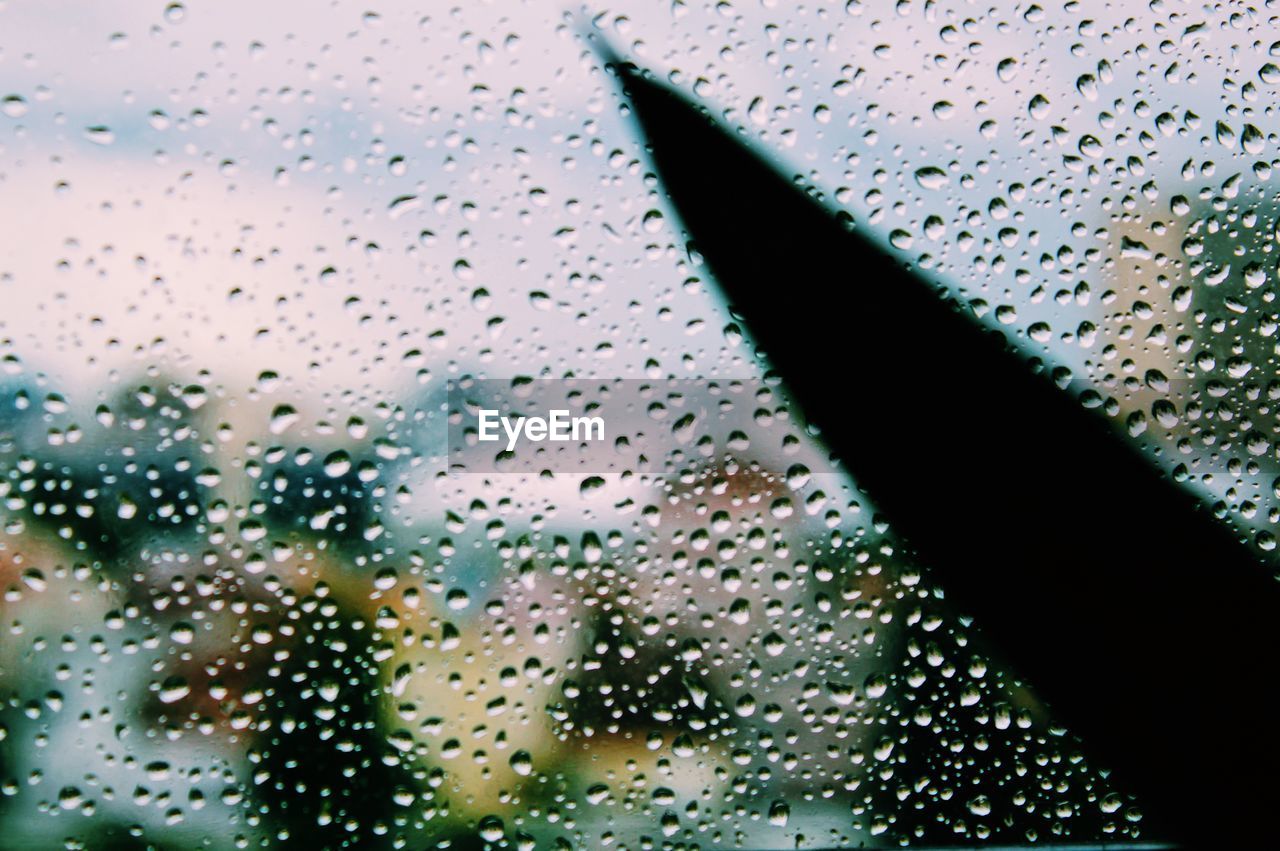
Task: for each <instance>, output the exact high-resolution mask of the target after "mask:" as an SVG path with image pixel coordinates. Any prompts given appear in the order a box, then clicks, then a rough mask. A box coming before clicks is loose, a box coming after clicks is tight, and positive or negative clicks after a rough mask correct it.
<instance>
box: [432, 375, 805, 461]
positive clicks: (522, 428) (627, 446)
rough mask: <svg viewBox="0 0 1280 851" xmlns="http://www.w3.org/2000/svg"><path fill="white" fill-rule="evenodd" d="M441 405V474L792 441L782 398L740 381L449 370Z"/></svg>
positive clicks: (763, 448) (721, 453)
mask: <svg viewBox="0 0 1280 851" xmlns="http://www.w3.org/2000/svg"><path fill="white" fill-rule="evenodd" d="M445 410H446V411H447V414H446V417H447V423H448V429H447V441H448V445H447V449H446V456H447V464H448V473H449V474H450V475H486V476H487V475H493V474H501V473H515V474H520V475H529V476H535V477H542V476H546V475H556V474H560V473H565V474H577V475H585V476H602V475H606V474H610V473H616V474H627V473H631V474H637V475H649V474H652V475H657V476H661V475H666V474H668V473H671V472H673V471H679V470H680V469H682V468H684V467H685V466H687V465H690V464H693V465H698V464H704V463H709V462H712V461H718V460H723V459H724V458H726V457H729V456H733V457H735V458H739V459H740V458H741V457H744V456H745V455H748V454H749V455H751V456H752V458H753V459H755V456H757V455H761V456H762V457H763V456H765V455H768V453H769V452H771V451H775V452H776V453H778V454H780V455H781V454H785V452H786V447H787V446H789V445H791V443H792V442H793V441H789V440H788V439H786V438H785V437H784V435H783V433H782V431H788V430H790V429H791V428H792V426H793V425H794V423H793V421H792V420H791V418H790V415H789V413H788V411H787V408H786V405H785V403H784V401H783V399H782V398H781V397H780V396H779V394H778V393H777V392H776V391H775V389H774V388H772V387H770V386H768V385H767V384H765V383H763V382H760V381H755V380H749V379H721V380H710V379H708V380H696V379H671V378H658V379H637V378H603V379H591V378H564V379H545V378H538V379H534V378H502V379H479V378H459V379H453V380H450V382H449V386H448V403H447V405H446V408H445ZM774 432H776V433H774ZM748 434H752V435H754V436H755V441H754V442H753V441H752V440H751V439H749V438H748V436H747V435H748ZM764 460H769V459H768V458H765V459H764ZM784 460H785V459H784V458H781V457H780V458H779V459H778V461H777V463H779V464H781V463H783V461H784ZM770 463H772V461H770Z"/></svg>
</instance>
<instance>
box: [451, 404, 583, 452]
mask: <svg viewBox="0 0 1280 851" xmlns="http://www.w3.org/2000/svg"><path fill="white" fill-rule="evenodd" d="M499 426H501V431H502V433H501V434H499ZM504 436H505V438H506V441H507V451H508V452H514V451H515V449H516V446H517V445H518V444H519V443H520V440H521V439H524V440H527V441H530V442H531V443H541V442H542V441H544V440H549V441H551V442H552V443H569V442H573V443H577V442H581V441H588V440H604V418H603V417H581V416H579V417H575V416H572V414H571V412H570V411H569V410H568V409H560V410H553V411H550V412H549V413H548V415H547V416H546V417H537V416H533V417H520V416H517V417H506V416H503V415H502V412H501V411H499V410H497V409H496V408H481V409H480V415H479V428H478V430H477V432H476V440H478V441H479V442H481V443H490V442H495V441H501V440H502V439H503V437H504Z"/></svg>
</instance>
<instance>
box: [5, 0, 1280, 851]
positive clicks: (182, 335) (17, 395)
mask: <svg viewBox="0 0 1280 851" xmlns="http://www.w3.org/2000/svg"><path fill="white" fill-rule="evenodd" d="M1274 23H1275V22H1274V20H1273V19H1272V18H1271V17H1270V16H1269V15H1268V13H1267V12H1266V11H1265V10H1260V9H1258V8H1255V7H1247V6H1243V5H1240V6H1236V5H1230V4H1228V5H1222V6H1215V7H1204V6H1199V5H1193V4H1182V3H1160V2H1155V3H1145V2H1144V3H1123V2H1122V3H1112V4H1110V5H1109V6H1107V7H1106V8H1105V10H1098V9H1092V8H1085V4H1081V3H1078V2H1074V1H1073V2H1066V3H1051V4H1046V5H1044V6H1041V5H1037V4H1026V3H998V4H994V5H988V6H983V7H977V6H974V5H972V4H968V3H963V2H958V0H957V2H945V0H943V1H940V2H933V0H929V2H918V0H901V2H897V3H892V4H891V3H885V4H876V3H859V2H856V0H853V1H852V2H848V3H841V2H837V3H831V4H822V3H818V4H808V3H805V4H801V5H797V4H792V3H787V2H773V0H752V2H728V0H720V2H706V3H702V2H693V0H689V2H685V0H674V1H673V2H658V3H638V2H623V3H611V4H607V5H601V6H590V7H582V6H576V5H565V4H561V3H554V2H528V3H521V2H487V3H486V2H472V3H468V4H465V5H452V4H449V3H438V4H437V3H408V2H404V3H373V2H369V3H364V4H355V5H352V4H347V3H342V2H330V3H325V4H320V5H315V4H302V3H294V2H278V3H269V4H262V3H258V4H247V3H239V2H224V3H218V4H211V3H200V2H189V3H163V2H156V3H152V2H131V3H95V4H90V5H85V4H77V3H70V2H61V0H54V2H46V3H41V4H26V3H15V2H12V0H8V2H4V0H0V199H3V202H2V204H0V217H2V222H3V226H2V227H0V358H2V361H3V363H2V366H3V374H2V375H0V500H2V501H3V502H2V508H0V516H2V519H3V534H2V535H0V581H2V585H3V593H4V597H3V601H2V602H0V628H2V629H3V638H0V836H3V837H4V839H3V840H0V846H3V847H6V848H8V847H12V848H64V847H69V848H135V847H136V848H164V849H180V848H250V847H295V846H296V847H304V846H305V847H310V848H343V847H351V848H357V847H358V848H381V847H386V848H400V847H412V848H432V847H441V848H444V847H451V848H464V849H465V848H484V847H494V848H520V849H522V851H527V849H531V848H598V847H605V846H616V847H619V848H628V849H638V848H658V847H662V848H693V847H699V848H708V847H726V848H756V849H764V848H830V847H845V846H855V847H856V846H860V845H869V846H898V845H930V844H932V845H949V844H968V843H983V842H1001V843H1005V844H1015V845H1017V844H1030V843H1037V844H1044V843H1046V842H1066V841H1072V842H1084V843H1098V842H1102V841H1115V842H1120V841H1126V842H1132V841H1139V840H1144V839H1146V838H1147V837H1146V836H1145V834H1144V833H1143V825H1142V806H1141V804H1142V802H1141V801H1140V800H1137V799H1135V798H1134V797H1133V795H1132V794H1131V792H1130V791H1129V790H1127V789H1126V788H1124V786H1123V784H1122V783H1121V782H1119V781H1118V780H1116V779H1114V778H1112V777H1111V775H1110V772H1109V771H1108V767H1107V765H1106V762H1105V755H1101V756H1102V759H1101V760H1099V759H1098V758H1097V755H1094V754H1092V752H1090V751H1089V750H1088V743H1087V742H1081V741H1080V740H1079V739H1078V738H1077V737H1075V736H1074V735H1073V734H1072V732H1071V730H1070V729H1068V728H1067V727H1065V726H1063V725H1062V724H1061V723H1059V721H1058V719H1055V718H1054V717H1053V715H1052V713H1051V712H1050V711H1048V710H1047V709H1046V707H1045V706H1043V705H1042V704H1041V703H1040V701H1039V700H1038V699H1037V696H1036V692H1035V683H1027V682H1024V681H1022V680H1021V679H1019V678H1017V677H1015V676H1014V675H1013V674H1011V673H1010V672H1009V671H1007V670H1005V669H1004V667H1003V666H1002V665H1001V663H1000V659H999V654H998V649H997V651H996V652H995V653H994V654H993V653H988V652H987V650H986V649H985V647H982V648H980V647H979V646H978V644H976V643H975V642H974V640H973V630H974V629H975V628H978V629H980V627H981V624H976V625H975V624H973V623H972V622H971V620H970V619H969V618H967V617H965V615H964V613H963V612H959V611H955V610H953V609H952V608H951V607H950V606H949V605H948V603H947V600H946V597H945V593H944V592H945V589H944V587H941V586H939V585H938V584H937V583H935V582H934V581H933V580H932V579H931V577H930V575H929V573H928V570H929V567H930V566H929V565H918V564H913V563H912V562H911V560H910V559H908V558H906V557H904V556H903V555H902V552H901V549H900V547H899V546H898V545H897V544H896V542H895V540H894V535H893V518H892V517H882V516H880V515H879V514H877V513H876V510H875V506H874V503H873V502H872V501H870V500H869V499H868V498H867V497H866V496H865V495H863V494H861V493H860V492H859V491H858V490H857V483H856V482H854V481H851V480H850V479H849V478H848V477H847V476H845V475H844V474H843V473H841V472H840V470H839V468H838V465H836V464H835V463H834V462H833V461H832V460H830V459H829V458H828V457H827V456H826V454H825V452H824V451H823V450H822V448H821V446H819V445H818V444H817V443H816V442H815V441H814V439H813V438H812V437H811V436H810V435H809V434H808V433H807V432H806V431H805V430H804V429H803V428H801V427H799V426H798V425H797V424H796V422H795V419H796V418H795V416H794V415H793V414H792V412H790V411H789V409H788V406H787V402H786V398H785V388H783V387H780V386H779V385H778V384H777V382H776V381H775V380H773V379H772V378H771V377H767V376H766V370H765V367H764V365H763V364H762V362H761V360H760V359H759V358H757V356H756V353H755V351H754V349H753V347H752V345H751V341H750V339H749V338H747V337H745V336H744V331H743V329H741V328H740V327H739V325H738V324H737V322H736V321H735V319H734V317H733V316H732V315H731V314H730V313H729V311H728V310H727V309H726V308H725V306H724V304H723V303H722V302H721V301H720V300H719V296H718V294H717V292H716V290H715V285H714V281H712V280H710V279H709V277H708V275H707V274H706V272H705V270H704V269H703V268H702V267H701V263H700V259H699V258H698V256H697V255H696V253H692V252H690V251H689V250H688V247H687V244H686V240H685V237H684V235H683V234H682V232H681V229H680V224H679V222H678V221H676V219H675V215H674V213H673V211H672V210H671V209H670V208H669V206H668V205H667V203H666V201H665V199H664V195H663V190H662V186H661V184H660V182H658V180H657V179H656V177H655V175H654V174H653V171H652V169H651V167H650V165H649V162H648V159H647V155H646V152H645V150H644V145H643V140H642V139H641V138H640V137H639V135H638V132H637V130H636V128H635V126H634V125H633V124H632V123H631V122H630V120H629V119H628V117H627V115H626V114H625V110H623V109H622V100H621V97H620V94H619V92H618V90H617V85H616V81H615V80H613V79H612V78H611V77H610V76H609V75H608V74H607V73H605V71H604V69H603V67H602V63H601V62H600V60H599V59H598V57H597V55H596V54H595V53H594V52H593V49H592V46H591V44H590V43H589V42H588V40H587V39H586V38H585V37H584V34H585V33H595V34H596V35H598V36H600V37H603V38H607V39H608V40H609V42H610V43H612V44H613V45H614V46H615V47H616V49H618V50H619V51H620V53H621V54H622V55H624V56H625V57H627V58H629V59H631V60H633V61H635V62H637V63H639V64H640V65H642V66H644V67H647V68H650V69H652V70H653V71H654V72H655V74H657V75H658V76H659V77H660V78H662V79H665V80H667V81H668V82H670V83H671V84H673V85H674V86H676V87H677V88H679V89H680V90H682V91H684V92H686V93H687V94H689V95H690V96H691V97H694V98H696V99H698V100H700V101H702V102H704V103H706V104H707V105H708V106H709V107H710V108H711V110H712V112H713V114H715V115H716V116H717V117H719V118H720V119H721V120H723V121H724V122H725V123H726V124H728V125H730V126H734V127H739V128H742V132H743V133H744V134H745V135H744V138H745V139H747V140H750V141H751V142H752V143H754V144H755V145H756V146H757V147H758V148H759V149H760V150H763V151H765V152H767V153H768V154H769V155H771V156H772V157H774V158H775V160H776V162H777V163H778V164H779V167H780V168H782V169H784V170H785V171H787V172H788V173H794V174H798V175H802V176H803V177H804V178H805V179H806V181H808V182H809V183H811V184H812V185H814V186H818V187H820V188H821V189H822V198H821V200H822V202H823V203H825V204H827V205H829V206H830V207H831V208H832V209H833V210H840V211H844V212H847V213H848V214H850V215H851V216H852V217H853V219H854V220H855V221H856V222H857V224H858V226H859V227H861V228H863V229H864V232H867V233H871V234H874V235H876V237H877V238H878V239H879V240H880V241H881V243H882V244H883V245H884V247H885V250H887V251H891V252H895V253H898V254H900V255H901V256H902V257H903V258H904V259H906V260H909V261H910V262H911V263H912V264H913V265H914V267H915V268H917V269H918V270H921V271H923V272H924V273H926V274H928V275H930V276H933V277H934V278H936V279H937V280H938V281H939V282H940V283H941V284H943V285H945V286H946V287H947V288H949V289H950V290H951V292H952V293H954V294H955V295H957V296H958V297H959V298H961V299H962V300H964V302H965V303H967V304H968V305H969V306H971V308H972V312H973V314H974V316H975V318H976V319H977V320H978V321H981V322H985V323H988V324H991V325H992V326H995V327H998V328H1000V329H1002V330H1003V331H1004V332H1005V333H1007V334H1008V335H1009V337H1010V338H1011V339H1013V340H1014V341H1016V342H1017V343H1018V344H1019V345H1021V346H1022V347H1023V348H1024V349H1026V350H1027V351H1028V352H1031V353H1034V354H1037V355H1039V356H1040V357H1042V358H1044V359H1045V360H1047V361H1049V362H1052V363H1055V364H1060V365H1062V366H1065V367H1067V368H1069V369H1070V370H1072V374H1073V376H1074V377H1075V378H1076V379H1077V380H1079V381H1082V382H1088V383H1089V384H1090V385H1091V386H1092V387H1093V388H1094V392H1095V393H1096V405H1095V407H1096V408H1097V409H1098V415H1100V416H1108V417H1111V418H1112V419H1113V420H1114V422H1115V425H1116V428H1117V429H1118V430H1120V431H1122V432H1123V433H1124V434H1127V435H1128V436H1129V439H1132V440H1134V441H1140V442H1143V443H1145V444H1147V445H1149V446H1151V447H1153V448H1154V449H1157V450H1159V452H1158V456H1157V457H1158V460H1159V462H1160V463H1164V464H1166V465H1167V467H1168V468H1169V470H1170V471H1171V472H1172V473H1173V474H1174V476H1175V478H1177V479H1178V480H1180V481H1182V482H1184V483H1185V485H1186V486H1187V487H1191V488H1194V489H1197V490H1198V491H1199V492H1201V493H1202V494H1203V495H1204V496H1205V498H1206V499H1209V500H1211V501H1213V502H1215V503H1216V507H1217V509H1218V513H1219V514H1221V515H1222V516H1223V517H1224V518H1230V519H1231V520H1233V521H1234V522H1236V523H1237V524H1238V525H1239V526H1240V527H1241V528H1243V529H1246V530H1248V532H1249V534H1250V535H1252V536H1253V539H1254V542H1255V545H1256V546H1258V547H1260V548H1262V549H1264V550H1269V549H1272V548H1273V547H1274V545H1275V538H1274V527H1275V525H1276V521H1277V519H1280V507H1278V506H1277V505H1276V501H1277V496H1276V495H1277V493H1280V485H1278V484H1277V482H1278V481H1280V480H1277V475H1280V462H1278V460H1277V454H1276V448H1275V444H1274V434H1275V420H1274V418H1275V414H1274V406H1275V403H1276V400H1277V398H1280V382H1278V381H1277V380H1276V379H1275V377H1274V376H1275V368H1274V359H1275V336H1276V330H1277V328H1278V327H1280V318H1278V317H1277V313H1276V309H1275V307H1274V300H1275V288H1274V287H1275V274H1276V255H1275V244H1276V239H1277V235H1278V234H1280V215H1278V212H1280V211H1278V207H1277V202H1276V195H1275V190H1274V189H1273V188H1272V170H1273V168H1275V167H1276V162H1275V156H1276V155H1275V145H1276V137H1275V133H1274V132H1273V131H1272V130H1271V129H1269V128H1271V127H1274V126H1275V121H1274V117H1275V110H1276V105H1277V103H1276V93H1275V86H1276V84H1277V83H1280V42H1277V41H1275V38H1274V33H1275V30H1274ZM778 297H779V298H792V297H795V290H794V288H793V287H791V286H790V285H789V283H788V282H779V296H778ZM814 308H815V310H820V309H821V308H822V305H821V299H820V298H815V304H814ZM899 319H900V320H901V321H902V322H903V323H904V327H909V322H910V319H909V317H900V318H899ZM813 368H814V369H818V370H827V371H830V372H831V373H832V381H833V389H834V391H835V392H841V393H847V395H848V403H849V406H850V409H851V410H852V411H854V412H855V415H856V412H858V411H859V410H862V409H863V408H862V407H860V406H864V405H865V406H866V408H867V410H868V415H871V414H870V406H869V405H866V400H863V399H860V398H859V395H858V390H857V380H856V371H853V370H851V369H850V367H849V366H848V365H845V364H826V363H814V364H813ZM462 376H479V377H482V378H489V379H504V380H509V379H515V378H564V377H568V376H575V377H580V378H592V379H614V378H624V379H635V380H646V381H649V382H653V383H654V386H655V387H657V388H659V392H660V393H661V392H662V388H663V387H664V386H665V383H666V382H670V381H677V380H678V381H691V382H694V383H695V384H696V383H698V382H701V383H703V384H705V385H706V386H708V387H709V386H711V384H712V383H714V382H721V383H723V382H733V381H740V382H744V383H743V384H742V387H743V388H744V389H743V391H742V401H741V403H740V404H739V405H738V406H737V408H736V410H735V412H734V413H733V414H732V415H731V416H728V417H727V418H726V419H725V420H724V421H722V422H721V423H720V424H719V425H717V426H716V427H715V428H711V427H706V428H705V429H703V430H701V431H696V432H695V433H693V434H690V433H688V432H687V430H682V429H680V428H669V427H667V426H666V425H663V426H655V431H656V433H658V434H661V435H664V436H665V438H664V439H665V443H664V444H663V446H662V447H661V452H660V453H659V454H657V455H656V456H654V457H650V458H648V459H647V461H648V463H647V464H646V465H644V466H642V467H641V466H637V467H635V468H630V469H619V470H617V471H615V472H611V473H609V474H608V475H605V476H601V477H595V478H596V479H598V480H595V479H593V480H591V481H587V480H586V478H585V477H583V476H573V475H558V476H557V475H551V476H538V475H525V474H519V475H517V474H495V475H478V474H462V475H458V474H451V473H450V471H449V469H448V466H447V464H446V459H445V457H444V454H445V453H444V438H443V433H444V429H445V420H446V419H447V414H448V411H447V404H446V402H445V395H444V394H445V390H444V388H445V386H446V384H447V382H448V381H449V380H450V379H455V378H459V377H462ZM654 419H655V420H661V419H662V417H660V416H655V417H654ZM922 510H925V508H924V506H923V505H922ZM930 510H936V509H930ZM1115 522H1116V523H1121V522H1123V519H1122V518H1115ZM989 531H990V530H975V533H974V540H973V541H957V542H956V547H957V549H958V550H961V551H963V550H965V549H966V548H973V549H975V550H976V548H977V546H978V543H979V541H980V540H981V539H982V536H983V535H984V534H986V533H988V532H989ZM1189 626H1194V624H1189Z"/></svg>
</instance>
